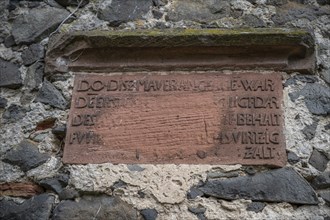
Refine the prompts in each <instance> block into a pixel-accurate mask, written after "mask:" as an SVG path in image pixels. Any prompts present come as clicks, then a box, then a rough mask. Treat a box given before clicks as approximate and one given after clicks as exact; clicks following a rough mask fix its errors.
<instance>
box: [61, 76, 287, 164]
mask: <svg viewBox="0 0 330 220" xmlns="http://www.w3.org/2000/svg"><path fill="white" fill-rule="evenodd" d="M282 99H283V97H282V82H281V75H280V73H273V74H260V73H233V74H231V75H224V74H220V73H219V74H215V73H212V74H210V73H204V74H171V75H143V74H135V75H122V76H105V75H92V74H88V75H87V74H77V75H76V76H75V82H74V89H73V97H72V103H71V109H70V114H69V120H68V131H67V132H68V134H67V137H66V142H65V149H64V157H63V159H64V162H66V163H103V162H111V163H190V164H194V163H210V164H236V163H241V164H256V165H261V164H266V165H271V166H284V165H285V162H286V153H285V144H284V136H283V112H282Z"/></svg>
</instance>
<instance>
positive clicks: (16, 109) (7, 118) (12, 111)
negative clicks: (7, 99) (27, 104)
mask: <svg viewBox="0 0 330 220" xmlns="http://www.w3.org/2000/svg"><path fill="white" fill-rule="evenodd" d="M25 115H26V109H25V108H23V107H22V106H19V105H15V104H11V105H10V106H9V107H8V108H7V109H6V110H5V112H4V113H3V115H2V118H3V122H4V123H14V122H17V121H18V120H20V119H22V118H24V116H25Z"/></svg>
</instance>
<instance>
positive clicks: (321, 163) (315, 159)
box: [308, 149, 329, 172]
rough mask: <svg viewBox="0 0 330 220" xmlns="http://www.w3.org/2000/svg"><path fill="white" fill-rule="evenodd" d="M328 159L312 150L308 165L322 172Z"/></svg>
mask: <svg viewBox="0 0 330 220" xmlns="http://www.w3.org/2000/svg"><path fill="white" fill-rule="evenodd" d="M328 161H329V160H328V158H327V157H326V156H325V155H324V153H322V152H320V151H318V150H316V149H314V150H313V153H312V155H311V157H310V158H309V160H308V163H309V164H310V165H312V166H313V167H315V168H316V169H317V170H319V171H321V172H323V171H324V170H325V169H326V168H327V163H328Z"/></svg>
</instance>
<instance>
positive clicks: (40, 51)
mask: <svg viewBox="0 0 330 220" xmlns="http://www.w3.org/2000/svg"><path fill="white" fill-rule="evenodd" d="M44 54H45V52H44V47H43V46H42V45H40V44H31V45H30V46H29V47H28V48H26V49H25V50H23V52H22V60H23V64H24V65H26V66H27V65H30V64H32V63H34V62H36V61H37V60H40V59H42V58H43V57H44Z"/></svg>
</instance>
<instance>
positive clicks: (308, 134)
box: [301, 118, 319, 140]
mask: <svg viewBox="0 0 330 220" xmlns="http://www.w3.org/2000/svg"><path fill="white" fill-rule="evenodd" d="M318 124H319V119H317V118H314V120H313V123H312V124H311V125H306V126H305V127H304V128H303V129H302V130H301V131H302V133H303V134H304V135H305V138H306V139H307V140H312V139H313V138H314V137H315V133H316V129H317V125H318Z"/></svg>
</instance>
